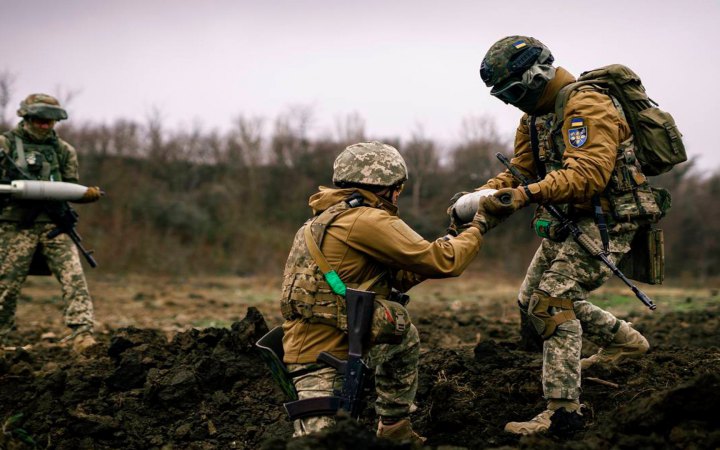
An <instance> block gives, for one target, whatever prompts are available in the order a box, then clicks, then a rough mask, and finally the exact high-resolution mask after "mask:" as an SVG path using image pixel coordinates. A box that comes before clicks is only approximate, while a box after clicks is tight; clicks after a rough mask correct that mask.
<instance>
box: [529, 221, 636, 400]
mask: <svg viewBox="0 0 720 450" xmlns="http://www.w3.org/2000/svg"><path fill="white" fill-rule="evenodd" d="M578 226H579V227H580V228H581V229H582V231H583V232H584V233H586V234H587V235H588V236H590V237H592V238H593V239H594V240H595V242H596V243H598V244H599V243H600V242H601V240H600V232H599V231H598V227H597V225H596V224H595V222H594V221H593V220H592V219H589V218H588V219H583V220H581V221H579V222H578ZM635 231H636V227H635V226H634V225H632V224H624V225H623V226H622V227H621V226H616V227H614V228H611V230H610V245H609V250H610V255H609V258H610V259H611V260H612V261H613V262H614V263H615V264H617V263H618V262H619V260H620V259H621V258H622V256H623V255H624V254H625V253H627V252H628V251H630V243H631V242H632V239H633V236H634V235H635ZM612 275H613V274H612V271H611V270H610V269H609V268H608V267H607V266H606V265H605V264H603V263H602V262H601V261H600V260H598V259H596V258H594V257H592V256H591V255H589V254H588V253H587V252H586V251H585V250H583V249H582V248H581V247H580V246H579V245H578V244H577V243H576V242H575V241H574V240H573V238H572V237H568V238H567V239H566V240H565V241H563V242H553V241H551V240H549V239H543V241H542V243H541V245H540V248H538V250H537V252H535V256H534V257H533V260H532V262H531V263H530V266H529V267H528V269H527V274H526V275H525V280H524V281H523V284H522V286H521V288H520V294H519V296H518V300H519V301H520V303H521V304H523V305H525V306H527V304H528V301H529V300H530V296H531V295H532V293H533V292H534V291H535V290H541V291H544V292H545V293H547V294H548V295H550V296H552V297H557V298H565V299H571V300H573V310H574V313H575V317H576V319H574V320H569V321H567V322H564V323H562V324H560V325H559V326H558V327H557V330H556V331H555V333H554V334H553V335H552V336H551V337H550V338H548V339H547V340H545V342H544V343H543V369H542V382H543V394H544V397H545V398H546V399H567V400H577V399H579V398H580V352H581V350H582V338H583V334H584V335H585V338H586V339H588V340H590V341H591V342H593V343H595V344H597V345H599V346H601V347H602V346H606V345H607V344H609V343H610V342H611V341H612V339H613V337H614V335H615V333H616V332H617V330H618V328H619V327H620V323H621V322H620V321H619V320H618V319H617V318H616V317H615V316H614V315H612V314H610V313H609V312H607V311H605V310H603V309H601V308H598V307H597V306H595V305H593V304H592V303H590V302H589V301H587V298H588V296H589V294H590V292H592V291H593V290H595V289H597V288H599V287H600V286H602V285H603V284H604V283H605V282H606V281H607V280H608V279H609V278H610V277H611V276H612ZM557 312H559V310H557V309H556V308H550V313H551V314H555V313H557Z"/></svg>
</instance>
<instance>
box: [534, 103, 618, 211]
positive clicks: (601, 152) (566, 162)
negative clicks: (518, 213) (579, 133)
mask: <svg viewBox="0 0 720 450" xmlns="http://www.w3.org/2000/svg"><path fill="white" fill-rule="evenodd" d="M573 119H576V120H578V119H580V120H582V123H583V125H582V126H584V127H586V128H587V139H586V141H585V142H584V143H583V144H582V145H578V146H577V147H576V146H573V145H571V143H570V140H569V138H568V130H569V129H570V128H572V126H571V122H572V121H573ZM562 134H563V140H564V142H565V153H564V155H563V168H562V169H560V170H556V171H553V172H550V173H549V174H547V176H546V177H545V178H544V179H543V180H542V181H540V182H538V183H537V186H533V187H532V188H531V191H532V192H533V193H535V192H536V190H537V191H539V193H540V196H541V199H542V201H543V202H551V203H582V202H587V201H588V200H590V198H591V197H592V196H593V195H595V194H598V193H600V192H602V191H603V190H605V187H606V186H607V183H608V181H609V180H610V174H611V173H612V170H613V168H614V167H615V157H616V153H617V149H618V146H619V144H620V142H621V141H622V140H624V138H625V137H626V136H628V135H629V132H628V126H627V122H625V119H623V118H622V117H621V116H620V113H619V112H618V110H617V109H616V108H615V105H614V104H613V103H612V100H611V99H610V97H608V96H607V95H604V94H601V93H599V92H595V91H580V92H578V93H577V94H575V95H574V96H572V97H571V98H570V99H569V100H568V103H567V106H566V107H565V113H564V117H563V125H562Z"/></svg>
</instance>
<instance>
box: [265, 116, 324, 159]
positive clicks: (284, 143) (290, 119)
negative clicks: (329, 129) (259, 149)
mask: <svg viewBox="0 0 720 450" xmlns="http://www.w3.org/2000/svg"><path fill="white" fill-rule="evenodd" d="M314 116H315V112H314V108H313V106H310V105H292V106H290V107H289V108H288V111H287V112H286V113H284V114H281V115H280V116H278V117H277V119H276V120H275V131H274V133H273V137H272V141H271V144H270V146H271V148H272V153H273V157H274V159H275V160H274V162H275V163H277V164H280V165H285V166H288V167H293V166H295V165H297V163H298V161H299V160H301V159H302V158H303V156H304V155H305V153H307V151H308V149H309V146H310V141H309V139H308V132H309V130H310V127H311V125H312V124H313V122H314V119H315V117H314Z"/></svg>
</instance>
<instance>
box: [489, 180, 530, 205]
mask: <svg viewBox="0 0 720 450" xmlns="http://www.w3.org/2000/svg"><path fill="white" fill-rule="evenodd" d="M495 197H496V198H498V199H503V201H502V204H506V203H508V202H509V203H510V204H511V205H512V208H513V211H517V210H518V209H521V208H523V207H525V206H527V205H528V204H529V203H530V201H531V199H530V197H528V195H527V193H526V192H525V188H523V187H522V186H521V187H516V188H503V189H498V191H497V192H496V193H495Z"/></svg>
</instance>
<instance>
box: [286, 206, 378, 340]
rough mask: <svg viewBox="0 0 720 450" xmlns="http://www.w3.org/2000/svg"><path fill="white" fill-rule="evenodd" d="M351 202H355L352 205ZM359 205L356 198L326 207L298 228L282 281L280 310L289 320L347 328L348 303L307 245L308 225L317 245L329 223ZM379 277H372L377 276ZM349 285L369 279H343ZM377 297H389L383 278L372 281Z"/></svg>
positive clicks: (358, 285)
mask: <svg viewBox="0 0 720 450" xmlns="http://www.w3.org/2000/svg"><path fill="white" fill-rule="evenodd" d="M351 204H352V206H351ZM353 207H358V206H356V203H354V202H348V201H342V202H340V203H338V204H336V205H333V206H331V207H330V208H328V209H326V210H325V211H323V212H322V213H321V214H320V215H318V216H317V217H314V218H312V219H310V220H308V221H307V222H305V224H304V225H303V226H302V227H301V228H300V230H298V232H297V233H296V234H295V239H294V240H293V244H292V248H291V250H290V255H289V256H288V260H287V263H286V264H285V271H284V274H283V283H282V294H281V295H282V297H281V301H280V310H281V312H282V315H283V318H284V319H286V320H294V319H300V318H302V319H305V320H307V321H309V322H310V323H323V324H326V325H332V326H335V327H337V328H339V329H340V330H343V331H346V330H347V329H348V323H347V303H346V300H345V298H344V297H343V296H342V295H339V294H336V293H335V292H334V291H333V288H332V287H331V286H330V284H328V281H327V280H326V278H325V275H324V274H323V272H322V271H321V270H320V267H318V264H317V262H316V261H315V259H314V258H313V256H312V254H311V252H310V249H309V248H308V244H307V239H306V236H305V233H306V231H305V230H306V228H307V227H309V229H310V235H311V236H312V239H313V241H314V242H315V243H316V244H317V246H318V247H322V242H323V239H324V237H325V233H326V231H327V227H328V226H329V225H330V224H331V223H332V222H333V221H334V220H335V219H337V217H338V216H340V215H341V214H344V213H346V212H348V211H349V210H350V209H352V208H353ZM379 278H381V277H376V278H375V279H373V280H378V279H379ZM344 284H345V285H346V286H347V287H349V288H358V287H360V286H361V285H362V286H363V287H364V288H369V287H370V286H366V284H367V283H344ZM372 287H373V291H375V293H376V298H378V299H382V298H387V297H388V296H389V294H390V289H389V287H388V286H387V285H386V283H383V282H382V281H380V282H378V283H374V281H373V284H372Z"/></svg>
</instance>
